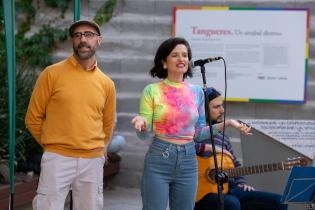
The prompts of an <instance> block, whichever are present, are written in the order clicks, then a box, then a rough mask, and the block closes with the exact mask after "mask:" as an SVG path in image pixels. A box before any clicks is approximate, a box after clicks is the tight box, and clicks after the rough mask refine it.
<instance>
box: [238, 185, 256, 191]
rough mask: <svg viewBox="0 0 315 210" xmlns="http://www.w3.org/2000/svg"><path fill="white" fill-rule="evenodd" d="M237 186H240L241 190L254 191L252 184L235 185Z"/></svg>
mask: <svg viewBox="0 0 315 210" xmlns="http://www.w3.org/2000/svg"><path fill="white" fill-rule="evenodd" d="M237 186H238V187H239V188H241V189H242V190H244V191H248V192H250V191H255V188H254V187H252V186H250V185H247V184H238V185H237Z"/></svg>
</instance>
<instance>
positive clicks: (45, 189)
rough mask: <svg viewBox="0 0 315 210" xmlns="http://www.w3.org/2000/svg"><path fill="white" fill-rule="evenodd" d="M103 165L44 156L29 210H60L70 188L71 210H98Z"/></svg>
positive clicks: (101, 159)
mask: <svg viewBox="0 0 315 210" xmlns="http://www.w3.org/2000/svg"><path fill="white" fill-rule="evenodd" d="M104 162H105V158H104V157H98V158H73V157H65V156H62V155H59V154H56V153H51V152H44V154H43V157H42V160H41V173H40V178H39V183H38V188H37V194H36V196H35V198H34V199H33V210H63V209H64V203H65V199H66V196H67V194H68V192H69V190H70V187H71V189H72V196H73V210H102V209H103V166H104Z"/></svg>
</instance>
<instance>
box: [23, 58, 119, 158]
mask: <svg viewBox="0 0 315 210" xmlns="http://www.w3.org/2000/svg"><path fill="white" fill-rule="evenodd" d="M115 113H116V91H115V86H114V83H113V81H112V80H111V79H110V78H109V77H108V76H106V75H105V74H104V73H103V72H102V71H101V70H100V69H99V68H98V67H97V66H96V65H95V67H94V69H92V70H89V71H87V70H84V69H83V68H82V67H81V66H80V65H79V63H78V62H77V61H76V59H75V58H74V56H73V55H72V56H70V57H69V58H67V59H65V60H63V61H61V62H59V63H56V64H54V65H51V66H48V67H47V68H46V69H45V70H44V71H43V72H42V73H41V74H40V76H39V78H38V80H37V82H36V85H35V87H34V90H33V93H32V97H31V99H30V103H29V106H28V110H27V113H26V119H25V123H26V127H27V128H28V129H29V131H30V132H31V134H32V135H33V136H34V138H35V139H36V141H37V142H38V143H39V144H40V145H42V146H43V148H44V150H45V151H49V152H54V153H57V154H61V155H64V156H69V157H82V158H93V157H100V156H102V155H104V147H106V146H107V144H108V142H109V140H110V139H111V136H112V132H113V127H114V120H115Z"/></svg>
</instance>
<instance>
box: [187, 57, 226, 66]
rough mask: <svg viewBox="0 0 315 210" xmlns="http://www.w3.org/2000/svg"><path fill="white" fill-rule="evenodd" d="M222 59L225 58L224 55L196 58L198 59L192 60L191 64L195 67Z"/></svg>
mask: <svg viewBox="0 0 315 210" xmlns="http://www.w3.org/2000/svg"><path fill="white" fill-rule="evenodd" d="M221 59H223V58H222V57H213V58H206V59H200V60H196V61H193V60H190V62H189V66H190V67H191V68H195V67H196V66H203V65H205V64H206V63H210V62H213V61H218V60H221Z"/></svg>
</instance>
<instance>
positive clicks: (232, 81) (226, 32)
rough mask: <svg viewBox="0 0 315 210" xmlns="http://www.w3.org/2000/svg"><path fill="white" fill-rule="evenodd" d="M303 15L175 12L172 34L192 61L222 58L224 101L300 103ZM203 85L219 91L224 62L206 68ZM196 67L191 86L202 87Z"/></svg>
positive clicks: (304, 36) (280, 11) (305, 21)
mask: <svg viewBox="0 0 315 210" xmlns="http://www.w3.org/2000/svg"><path fill="white" fill-rule="evenodd" d="M308 31H309V12H308V10H303V9H301V10H283V9H237V8H228V7H219V8H217V7H214V8H213V7H193V8H190V7H176V8H175V10H174V26H173V32H174V33H173V35H174V36H179V37H184V38H186V39H187V40H188V41H189V43H190V45H191V48H192V53H193V59H194V60H197V59H205V58H208V57H218V56H221V57H223V58H224V59H225V61H226V65H227V86H228V88H227V98H228V100H229V101H271V102H284V103H304V102H305V101H306V98H305V95H306V70H307V60H308ZM205 67H206V76H207V86H208V87H209V86H213V87H215V88H217V89H218V90H220V91H221V92H222V93H223V92H224V76H225V74H224V63H223V61H222V60H219V61H216V62H212V63H208V64H206V65H205ZM199 69H200V68H199V67H196V71H195V72H194V77H193V79H189V80H190V82H192V83H194V84H200V85H202V79H201V73H200V70H199Z"/></svg>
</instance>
